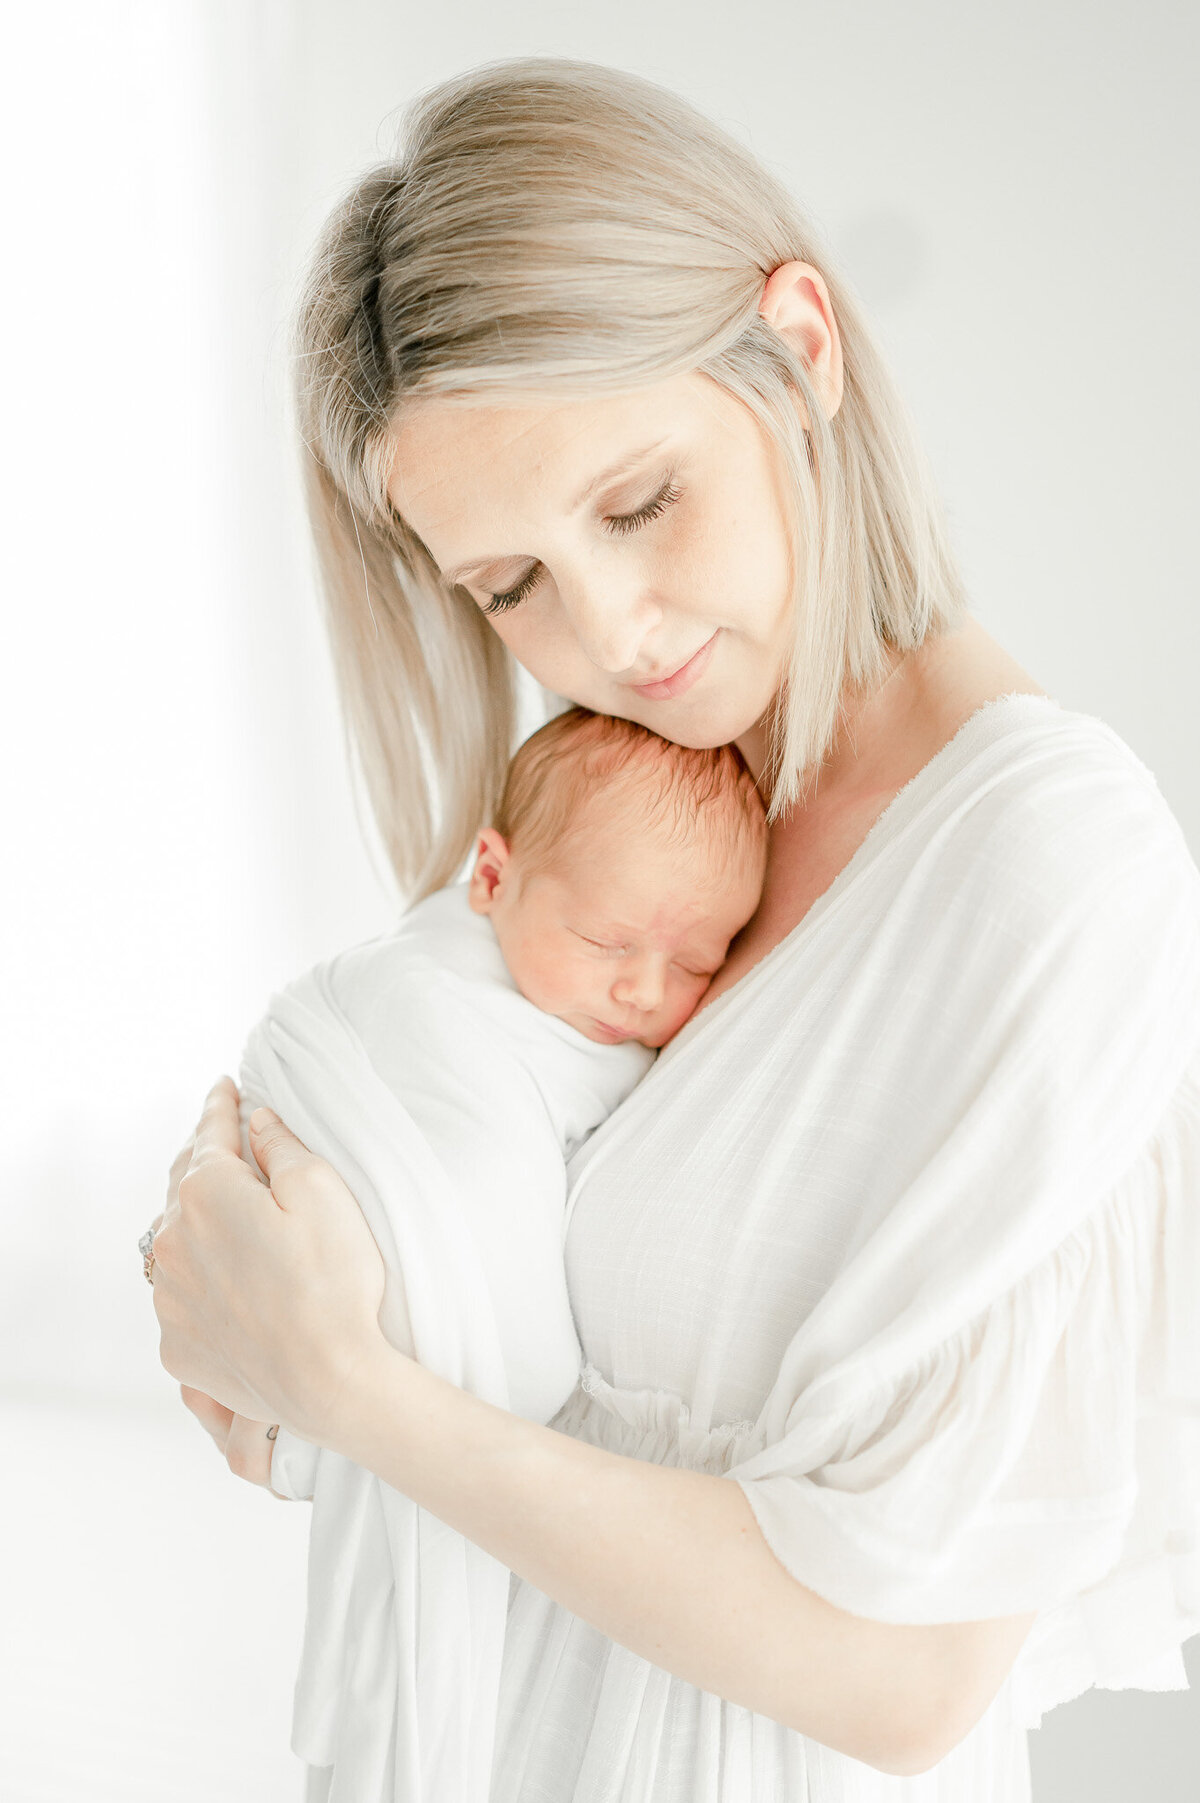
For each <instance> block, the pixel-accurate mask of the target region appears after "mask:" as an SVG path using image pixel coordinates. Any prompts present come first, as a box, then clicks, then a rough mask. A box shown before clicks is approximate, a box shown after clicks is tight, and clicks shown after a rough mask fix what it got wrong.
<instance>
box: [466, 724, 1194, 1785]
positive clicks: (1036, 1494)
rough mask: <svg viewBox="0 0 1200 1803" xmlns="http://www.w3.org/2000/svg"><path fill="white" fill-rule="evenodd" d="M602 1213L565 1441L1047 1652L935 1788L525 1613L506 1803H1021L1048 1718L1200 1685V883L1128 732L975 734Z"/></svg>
mask: <svg viewBox="0 0 1200 1803" xmlns="http://www.w3.org/2000/svg"><path fill="white" fill-rule="evenodd" d="M570 1175H571V1193H570V1198H569V1213H568V1225H567V1231H566V1235H565V1253H566V1268H567V1279H568V1285H569V1291H570V1297H571V1303H572V1307H573V1309H574V1312H575V1319H576V1325H577V1328H578V1332H579V1337H580V1342H581V1345H582V1347H583V1351H584V1359H585V1363H584V1366H583V1370H582V1376H581V1382H580V1384H579V1386H578V1387H577V1388H576V1391H575V1393H574V1394H573V1395H572V1396H571V1397H570V1398H569V1399H568V1400H567V1402H566V1403H565V1404H564V1406H563V1408H562V1409H561V1410H560V1411H559V1412H558V1414H557V1415H556V1416H555V1418H554V1420H553V1422H552V1425H553V1426H555V1427H557V1428H559V1429H561V1430H562V1431H564V1432H566V1433H569V1434H572V1435H574V1436H576V1437H578V1438H581V1439H585V1440H587V1441H590V1442H592V1443H593V1444H596V1445H599V1446H602V1447H606V1448H608V1449H610V1450H612V1451H614V1452H618V1453H622V1454H626V1455H628V1456H632V1457H634V1458H643V1459H651V1460H654V1461H656V1462H658V1463H661V1464H672V1465H686V1466H689V1467H693V1468H695V1469H698V1470H702V1471H708V1472H713V1473H716V1474H719V1475H732V1476H733V1477H734V1479H735V1481H737V1482H739V1483H740V1484H741V1485H742V1488H743V1490H744V1492H745V1494H746V1496H747V1498H748V1500H749V1502H750V1504H751V1506H752V1508H753V1510H754V1513H755V1516H756V1519H757V1520H758V1522H759V1525H760V1527H761V1529H762V1531H763V1534H764V1535H765V1537H766V1539H767V1541H768V1544H769V1545H770V1546H771V1547H772V1548H773V1550H774V1551H775V1553H776V1554H777V1556H778V1557H779V1559H780V1561H781V1562H782V1563H783V1565H784V1566H785V1567H786V1568H787V1569H788V1570H789V1571H790V1572H791V1573H792V1574H793V1575H794V1576H795V1577H796V1578H797V1579H798V1580H800V1582H802V1583H803V1584H805V1585H807V1586H809V1587H810V1588H811V1589H813V1590H815V1591H817V1592H818V1593H819V1594H820V1595H822V1596H824V1597H827V1598H828V1599H829V1600H830V1601H832V1602H833V1603H835V1604H837V1605H838V1606H839V1607H842V1608H845V1609H847V1610H849V1611H851V1612H853V1613H857V1614H860V1615H864V1616H867V1617H871V1618H874V1619H878V1620H891V1621H897V1622H936V1621H955V1620H971V1619H980V1618H985V1617H990V1616H998V1615H1006V1614H1016V1613H1022V1612H1025V1611H1028V1610H1037V1611H1038V1618H1037V1621H1036V1623H1035V1625H1034V1628H1033V1630H1032V1632H1031V1634H1030V1636H1029V1638H1028V1640H1027V1642H1026V1643H1025V1646H1024V1647H1023V1649H1022V1652H1021V1654H1020V1656H1019V1657H1018V1660H1017V1663H1016V1665H1015V1666H1014V1668H1013V1671H1012V1672H1011V1674H1010V1675H1009V1677H1008V1678H1007V1679H1006V1680H1005V1682H1004V1685H1003V1686H1002V1688H1001V1690H1000V1692H999V1694H998V1695H997V1697H996V1699H995V1701H994V1702H993V1704H992V1705H991V1707H990V1708H989V1709H988V1711H987V1713H986V1714H985V1715H984V1717H983V1719H982V1720H981V1721H980V1723H979V1724H978V1725H977V1726H976V1728H975V1729H974V1730H973V1731H972V1732H971V1734H970V1735H968V1737H967V1738H966V1740H964V1741H963V1742H962V1743H961V1744H960V1745H959V1747H958V1748H956V1749H955V1751H954V1752H953V1753H951V1754H950V1755H949V1756H948V1757H947V1758H946V1759H945V1760H943V1761H942V1762H941V1764H940V1765H939V1766H938V1767H937V1768H936V1770H935V1771H933V1772H930V1773H926V1774H922V1775H920V1776H916V1777H911V1778H897V1777H891V1776H888V1775H885V1774H882V1773H879V1772H877V1771H876V1770H874V1769H873V1768H871V1767H868V1766H866V1765H864V1764H861V1763H860V1762H858V1761H856V1760H853V1759H851V1758H849V1757H847V1756H846V1755H844V1754H840V1753H836V1752H833V1751H830V1750H829V1749H828V1748H826V1747H823V1746H821V1745H820V1744H818V1743H817V1742H815V1741H812V1740H809V1739H807V1738H805V1737H804V1736H802V1735H801V1734H799V1733H797V1732H795V1731H794V1730H791V1729H788V1728H785V1727H783V1726H781V1725H780V1724H778V1723H776V1722H773V1721H771V1720H770V1719H768V1718H767V1717H765V1716H761V1715H756V1714H754V1713H753V1712H751V1711H749V1710H747V1709H745V1708H742V1707H739V1706H735V1705H732V1704H729V1703H726V1702H724V1701H723V1700H721V1699H719V1698H718V1697H716V1696H714V1695H711V1694H709V1693H707V1692H704V1691H701V1690H699V1689H697V1688H696V1687H695V1686H693V1685H691V1684H688V1683H685V1682H682V1681H680V1680H678V1679H676V1678H674V1677H672V1676H671V1675H669V1674H668V1673H667V1672H665V1671H663V1670H661V1669H659V1668H658V1667H656V1666H654V1665H652V1664H650V1663H649V1662H648V1661H646V1660H645V1659H642V1658H640V1657H637V1656H635V1655H634V1654H633V1653H631V1652H629V1651H628V1650H627V1649H625V1648H624V1647H622V1646H620V1645H618V1644H617V1643H615V1642H613V1641H611V1640H609V1639H607V1638H606V1637H605V1636H604V1635H603V1634H601V1633H599V1632H598V1631H597V1630H596V1629H594V1628H592V1627H591V1626H589V1625H588V1624H586V1623H584V1622H582V1621H580V1620H579V1619H578V1618H576V1617H574V1616H572V1615H571V1614H570V1613H568V1612H567V1611H566V1610H565V1609H563V1608H562V1607H560V1606H559V1605H558V1604H556V1603H555V1602H553V1601H552V1600H551V1599H550V1598H548V1597H546V1596H545V1595H544V1594H542V1593H541V1592H539V1591H538V1590H537V1589H536V1588H534V1586H533V1585H531V1584H529V1583H527V1582H524V1581H522V1580H520V1579H519V1578H517V1577H516V1576H515V1575H514V1576H513V1579H512V1582H511V1585H510V1601H509V1617H508V1634H507V1640H506V1644H505V1652H504V1667H503V1673H502V1682H501V1698H500V1721H499V1729H498V1735H497V1745H496V1756H495V1763H494V1767H493V1778H492V1792H491V1799H492V1803H785V1800H786V1803H884V1800H891V1799H904V1800H905V1803H934V1799H936V1800H937V1803H1018V1800H1020V1799H1025V1798H1027V1797H1028V1795H1029V1769H1028V1762H1027V1751H1026V1729H1027V1728H1028V1727H1030V1726H1034V1725H1036V1724H1037V1722H1038V1721H1039V1720H1040V1718H1041V1715H1042V1713H1043V1712H1044V1711H1045V1710H1047V1709H1049V1708H1052V1707H1053V1706H1054V1705H1055V1704H1056V1703H1057V1702H1061V1701H1063V1700H1065V1699H1067V1698H1068V1697H1071V1696H1074V1695H1076V1694H1078V1693H1079V1692H1080V1691H1082V1690H1084V1689H1086V1688H1088V1687H1089V1686H1091V1685H1093V1684H1099V1685H1106V1686H1109V1687H1122V1686H1127V1685H1136V1686H1139V1687H1142V1688H1153V1689H1170V1688H1184V1687H1186V1682H1187V1680H1186V1676H1185V1673H1184V1668H1183V1662H1182V1658H1181V1656H1180V1647H1181V1644H1182V1642H1183V1641H1184V1640H1185V1639H1187V1638H1188V1637H1189V1636H1190V1635H1191V1634H1193V1633H1195V1632H1197V1631H1198V1630H1200V1309H1198V1308H1197V1306H1196V1294H1197V1285H1198V1282H1200V874H1198V873H1197V870H1196V867H1195V865H1194V864H1193V862H1192V860H1191V858H1190V856H1189V855H1188V852H1187V848H1186V846H1185V844H1184V841H1183V838H1182V835H1181V833H1180V830H1179V828H1178V826H1177V824H1176V822H1175V820H1174V818H1173V817H1172V815H1171V813H1170V811H1169V810H1168V808H1167V807H1166V804H1165V803H1164V801H1163V800H1162V798H1161V796H1160V794H1159V792H1158V789H1157V787H1156V785H1155V783H1154V781H1153V778H1152V777H1151V776H1150V774H1149V773H1148V772H1147V771H1146V770H1145V768H1144V767H1143V766H1142V765H1141V764H1140V763H1139V762H1138V760H1137V759H1136V758H1135V757H1134V755H1133V754H1132V752H1131V751H1130V750H1129V749H1128V748H1127V747H1126V746H1125V745H1124V744H1123V743H1122V742H1121V740H1120V739H1119V738H1118V737H1117V736H1116V735H1115V734H1114V733H1113V732H1111V731H1110V729H1109V728H1107V727H1106V726H1104V725H1102V724H1101V723H1100V722H1098V721H1096V720H1093V719H1090V718H1088V717H1085V716H1082V715H1079V714H1073V713H1070V712H1068V711H1066V710H1064V709H1062V708H1060V707H1059V706H1058V705H1057V704H1056V703H1055V702H1053V701H1051V700H1049V699H1046V698H1043V697H1036V696H1008V697H1004V698H1002V699H1001V700H999V701H996V702H993V703H991V704H989V705H988V706H987V707H985V708H983V709H981V710H980V711H979V712H978V713H976V714H975V715H974V716H973V717H972V718H971V719H970V720H969V721H968V722H967V724H966V725H965V726H964V727H963V728H962V729H961V730H960V731H959V733H958V734H957V735H956V737H955V738H954V739H953V740H952V741H951V742H950V744H949V745H947V746H946V747H944V748H943V750H942V751H941V752H940V753H939V754H938V755H937V756H936V757H935V758H934V759H933V760H932V761H931V762H930V763H929V764H928V765H926V766H925V768H924V769H923V770H921V771H920V772H919V773H918V775H917V776H916V777H915V778H914V779H913V781H912V782H911V783H909V784H908V786H907V787H906V788H905V789H904V790H902V791H901V793H900V794H899V795H898V796H897V797H896V799H895V800H894V801H893V802H892V803H891V805H890V806H889V807H888V808H887V810H886V811H885V812H884V814H883V815H882V816H881V818H880V819H879V821H878V822H877V823H876V825H875V827H874V828H873V830H872V832H871V833H870V835H869V836H868V838H867V839H866V841H865V842H864V844H863V845H862V846H861V847H860V849H859V850H858V852H857V853H856V855H855V856H854V858H853V859H852V860H851V862H850V864H849V865H848V866H847V867H846V869H845V870H843V871H842V873H841V874H840V875H839V876H838V878H837V879H836V880H835V881H834V883H833V884H832V886H831V887H830V888H829V890H828V891H827V892H826V893H825V894H824V895H823V896H822V897H821V898H820V900H819V901H818V902H817V903H816V904H815V905H814V906H813V907H812V909H811V910H810V911H809V913H808V914H807V915H806V917H805V918H804V919H803V920H802V921H801V922H800V923H799V925H798V926H797V927H796V928H795V929H794V930H793V931H792V932H791V934H790V935H789V936H788V937H787V938H786V939H785V940H784V941H783V942H782V943H781V944H780V945H778V946H777V947H775V948H774V950H773V951H771V952H770V953H769V954H768V955H767V956H766V957H765V958H764V959H763V960H762V961H761V962H760V963H759V964H758V965H757V966H755V967H754V968H753V969H752V970H751V971H750V972H748V973H747V975H746V976H745V977H744V978H743V979H742V980H741V981H740V982H738V983H737V984H736V985H734V986H733V987H732V988H730V989H729V990H727V991H725V992H724V993H723V994H722V995H721V996H719V997H718V998H717V999H716V1000H715V1001H714V1002H713V1003H712V1004H711V1005H710V1007H708V1008H707V1009H703V1010H702V1011H701V1012H700V1013H699V1014H698V1015H697V1016H696V1017H695V1018H694V1019H693V1020H692V1021H691V1022H689V1024H688V1025H687V1026H686V1027H685V1028H684V1029H683V1031H682V1032H681V1033H680V1034H679V1035H678V1036H677V1037H676V1038H675V1039H674V1040H673V1041H672V1042H671V1044H670V1045H668V1047H667V1048H666V1049H665V1050H664V1051H663V1052H662V1053H661V1054H660V1056H659V1058H658V1061H657V1063H656V1065H655V1066H654V1068H653V1069H652V1070H651V1071H650V1073H649V1075H648V1076H647V1077H646V1078H645V1079H644V1081H643V1082H642V1083H641V1084H640V1085H639V1086H638V1088H637V1089H636V1090H635V1091H634V1092H633V1094H632V1095H631V1097H630V1098H629V1099H628V1101H626V1102H625V1103H624V1104H623V1105H622V1106H621V1107H620V1108H619V1109H618V1110H617V1111H616V1113H615V1114H614V1115H612V1116H611V1117H610V1119H609V1120H608V1121H607V1122H606V1123H605V1124H604V1125H603V1126H602V1127H600V1128H599V1129H598V1130H597V1132H596V1133H595V1134H594V1135H593V1136H592V1137H591V1139H590V1140H589V1141H588V1142H587V1143H586V1144H585V1145H584V1146H583V1147H582V1148H581V1150H580V1151H579V1152H578V1153H577V1154H576V1155H575V1157H574V1158H573V1160H572V1163H571V1167H570ZM696 1582H697V1585H701V1586H702V1585H703V1583H704V1574H703V1572H697V1574H696Z"/></svg>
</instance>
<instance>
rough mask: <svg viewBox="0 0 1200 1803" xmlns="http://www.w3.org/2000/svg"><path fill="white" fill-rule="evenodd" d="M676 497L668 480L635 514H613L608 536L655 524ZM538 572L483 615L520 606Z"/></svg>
mask: <svg viewBox="0 0 1200 1803" xmlns="http://www.w3.org/2000/svg"><path fill="white" fill-rule="evenodd" d="M679 495H680V490H679V489H678V488H677V487H676V486H675V480H674V477H673V476H668V477H667V480H666V482H665V483H664V484H663V486H662V487H661V488H660V489H659V491H658V493H657V494H656V495H655V496H654V499H653V500H651V501H647V502H646V505H645V506H644V507H639V508H638V510H637V512H636V513H616V514H612V515H611V516H610V517H609V519H608V520H607V521H606V522H605V524H606V526H607V528H608V530H609V531H610V532H613V533H616V534H617V535H618V536H623V535H624V534H625V533H627V532H637V531H638V530H639V528H640V527H642V526H647V525H649V523H650V521H651V520H656V519H657V518H658V516H659V514H660V513H664V512H665V511H666V509H667V508H668V507H670V506H671V504H672V502H674V501H677V500H678V499H679ZM540 568H541V566H540V565H539V564H534V566H533V568H532V569H531V570H530V572H529V574H528V576H525V577H523V578H522V580H521V581H520V582H518V584H517V586H516V587H515V588H510V589H506V590H505V592H504V594H502V595H493V596H492V598H491V600H490V601H489V602H488V603H487V604H486V606H485V607H484V609H483V611H484V613H485V614H502V613H505V612H507V610H508V609H509V608H510V607H516V606H517V605H518V603H519V602H521V601H524V599H525V597H526V595H528V594H530V593H531V592H532V591H533V589H534V588H536V586H537V580H538V571H539V569H540Z"/></svg>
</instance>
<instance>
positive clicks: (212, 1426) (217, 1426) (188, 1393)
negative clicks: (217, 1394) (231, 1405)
mask: <svg viewBox="0 0 1200 1803" xmlns="http://www.w3.org/2000/svg"><path fill="white" fill-rule="evenodd" d="M179 1394H180V1395H181V1396H182V1398H183V1404H184V1407H185V1408H186V1409H188V1410H190V1412H191V1413H192V1414H193V1415H194V1416H195V1417H196V1419H197V1421H198V1422H199V1423H200V1425H201V1427H202V1428H203V1429H204V1431H205V1432H206V1433H207V1434H210V1435H211V1436H212V1438H213V1439H214V1440H215V1441H216V1444H217V1449H218V1451H219V1452H222V1453H224V1451H225V1449H226V1446H227V1445H228V1442H229V1432H230V1429H231V1428H232V1426H233V1423H234V1419H235V1417H234V1413H233V1410H232V1409H227V1408H226V1407H225V1405H224V1404H223V1403H220V1402H217V1401H216V1400H215V1399H214V1398H213V1397H211V1396H206V1395H205V1393H204V1391H203V1390H193V1389H192V1387H191V1385H190V1384H180V1386H179Z"/></svg>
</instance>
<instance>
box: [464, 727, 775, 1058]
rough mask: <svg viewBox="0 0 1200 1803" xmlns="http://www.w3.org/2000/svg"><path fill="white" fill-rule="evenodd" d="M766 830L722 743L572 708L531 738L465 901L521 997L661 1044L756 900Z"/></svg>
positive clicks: (613, 1037) (740, 767)
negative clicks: (677, 740) (699, 743)
mask: <svg viewBox="0 0 1200 1803" xmlns="http://www.w3.org/2000/svg"><path fill="white" fill-rule="evenodd" d="M766 858H767V826H766V817H765V815H764V812H763V805H762V801H761V800H760V798H759V794H758V791H757V789H756V788H755V786H754V782H753V779H752V778H751V776H750V772H749V771H748V770H747V768H746V766H745V764H744V763H743V762H742V759H741V757H740V755H739V754H738V752H737V751H736V750H735V749H734V748H733V747H732V746H729V745H723V746H719V747H717V748H716V749H715V750H702V751H697V750H694V749H692V748H690V747H688V746H685V745H675V744H673V743H672V742H671V741H670V740H669V739H660V738H659V737H658V735H657V733H652V732H649V731H648V730H647V729H646V728H645V727H644V726H636V725H634V723H633V722H632V721H629V720H618V719H613V718H611V717H610V716H608V715H606V714H593V713H589V712H588V711H587V709H585V708H578V707H577V708H571V709H570V710H569V712H567V713H565V714H560V715H559V716H558V717H557V718H556V719H554V720H551V721H550V722H549V724H548V725H546V726H543V727H542V728H541V730H540V731H538V732H535V733H534V734H533V736H532V737H531V738H528V739H526V741H525V743H524V744H523V745H522V746H521V747H520V749H519V751H518V752H517V754H516V756H515V757H514V759H513V761H512V764H511V765H510V767H509V772H508V780H507V782H506V784H505V789H504V794H503V796H502V798H501V801H500V806H499V809H498V810H497V814H496V823H495V825H494V826H490V827H487V828H485V830H484V831H483V832H482V833H481V834H480V838H479V845H478V850H477V854H476V858H475V869H474V872H473V874H472V877H471V882H470V890H469V894H470V901H471V906H472V907H473V908H474V909H475V911H476V913H478V914H487V915H489V916H490V918H491V922H492V925H493V927H494V928H495V931H496V938H497V940H498V941H499V944H500V950H501V951H502V953H503V954H504V961H505V963H506V964H507V965H508V969H509V972H510V974H511V976H512V978H513V981H514V982H515V983H516V985H517V987H518V989H519V990H520V991H521V993H522V994H523V995H524V996H526V997H527V998H528V1000H529V1001H531V1002H533V1003H534V1004H535V1005H536V1006H537V1007H539V1008H542V1009H544V1010H545V1012H546V1013H548V1014H554V1015H557V1016H558V1017H559V1018H560V1019H561V1020H565V1021H567V1022H568V1024H569V1025H570V1026H572V1027H575V1028H576V1029H577V1031H579V1032H580V1033H583V1034H585V1035H586V1036H587V1038H588V1039H594V1040H597V1041H599V1042H600V1043H601V1044H606V1045H611V1044H615V1043H616V1042H617V1041H618V1040H622V1039H637V1040H640V1041H641V1042H642V1044H643V1045H647V1046H661V1045H665V1044H666V1042H667V1040H668V1039H670V1038H671V1036H672V1035H673V1034H674V1033H677V1032H678V1031H679V1029H680V1027H681V1026H682V1025H683V1023H684V1021H686V1020H687V1019H688V1017H689V1015H691V1013H692V1012H693V1010H694V1009H695V1008H696V1006H697V1004H698V1003H699V1001H700V999H701V997H702V996H703V994H704V992H705V990H706V989H707V988H708V985H709V983H710V982H711V980H712V978H713V976H714V974H715V973H716V971H717V970H718V969H719V968H720V966H721V965H722V964H723V963H724V961H725V954H726V952H727V951H728V949H729V942H730V940H731V939H732V938H733V936H734V934H735V933H737V932H738V931H740V929H741V928H742V927H743V926H745V924H746V922H747V921H748V920H749V918H750V916H751V915H752V914H753V913H754V910H755V908H756V907H757V906H758V899H759V895H760V893H761V891H762V884H763V876H764V874H765V870H766Z"/></svg>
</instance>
